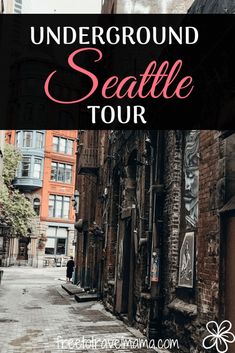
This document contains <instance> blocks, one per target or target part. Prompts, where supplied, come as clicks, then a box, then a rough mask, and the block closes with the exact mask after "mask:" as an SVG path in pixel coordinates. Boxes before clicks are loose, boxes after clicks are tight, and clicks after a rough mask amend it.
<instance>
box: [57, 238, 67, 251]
mask: <svg viewBox="0 0 235 353" xmlns="http://www.w3.org/2000/svg"><path fill="white" fill-rule="evenodd" d="M65 243H66V239H60V238H59V239H57V247H56V255H64V254H65Z"/></svg>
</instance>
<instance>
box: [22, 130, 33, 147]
mask: <svg viewBox="0 0 235 353" xmlns="http://www.w3.org/2000/svg"><path fill="white" fill-rule="evenodd" d="M23 136H24V137H23V147H32V141H33V132H32V131H24V134H23Z"/></svg>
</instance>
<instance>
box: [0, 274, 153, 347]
mask: <svg viewBox="0 0 235 353" xmlns="http://www.w3.org/2000/svg"><path fill="white" fill-rule="evenodd" d="M64 273H65V269H64V268H48V269H32V268H28V267H11V268H5V269H4V275H3V279H2V284H1V285H0V352H1V353H28V352H30V353H32V352H38V353H42V352H43V353H55V352H56V353H58V352H76V351H79V352H89V353H91V352H116V351H117V349H115V348H113V347H112V348H109V347H110V346H108V347H107V346H104V347H103V348H102V349H101V348H100V346H99V344H100V343H99V342H97V349H96V350H94V349H93V348H91V347H90V344H91V340H92V339H93V342H94V340H95V339H100V340H104V339H105V341H103V342H106V343H105V344H108V342H112V340H114V339H117V340H120V339H129V338H130V339H131V340H133V339H135V338H136V337H139V338H142V336H141V335H140V334H139V333H138V331H135V330H133V329H129V328H128V327H127V326H125V325H124V323H123V322H121V321H119V320H117V319H116V318H115V317H113V316H112V315H111V314H109V313H107V312H106V311H105V310H104V308H103V306H102V305H101V303H96V302H90V303H77V302H76V301H75V300H74V298H73V297H71V296H69V295H68V294H67V293H66V292H65V291H64V290H63V289H62V288H61V284H62V283H63V282H62V280H64V279H63V278H64ZM69 339H73V341H64V342H62V341H61V340H69ZM79 339H80V341H76V340H79ZM69 342H70V343H69ZM118 342H119V341H118ZM62 344H63V347H62ZM93 344H94V343H93ZM103 344H104V343H103ZM77 348H79V350H78V349H77ZM137 351H138V352H146V353H147V352H150V349H133V347H132V348H125V349H123V348H122V349H119V352H122V353H124V352H137ZM151 351H153V350H151ZM153 352H154V351H153Z"/></svg>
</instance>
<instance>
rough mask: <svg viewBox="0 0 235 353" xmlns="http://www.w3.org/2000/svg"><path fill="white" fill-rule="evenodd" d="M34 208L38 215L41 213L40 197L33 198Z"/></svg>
mask: <svg viewBox="0 0 235 353" xmlns="http://www.w3.org/2000/svg"><path fill="white" fill-rule="evenodd" d="M33 209H34V212H35V213H36V215H37V216H39V214H40V200H39V199H38V198H35V199H34V200H33Z"/></svg>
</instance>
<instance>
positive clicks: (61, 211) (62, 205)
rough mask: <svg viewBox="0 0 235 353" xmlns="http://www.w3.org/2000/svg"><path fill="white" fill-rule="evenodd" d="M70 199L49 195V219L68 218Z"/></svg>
mask: <svg viewBox="0 0 235 353" xmlns="http://www.w3.org/2000/svg"><path fill="white" fill-rule="evenodd" d="M69 206H70V197H68V196H59V195H50V197H49V217H51V218H65V219H68V218H69Z"/></svg>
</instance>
